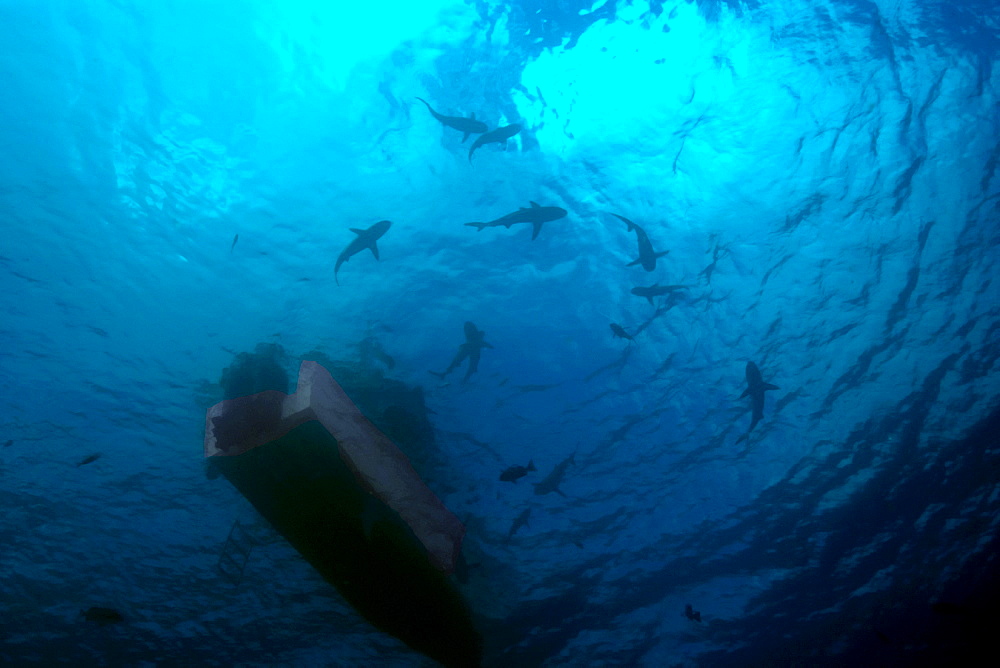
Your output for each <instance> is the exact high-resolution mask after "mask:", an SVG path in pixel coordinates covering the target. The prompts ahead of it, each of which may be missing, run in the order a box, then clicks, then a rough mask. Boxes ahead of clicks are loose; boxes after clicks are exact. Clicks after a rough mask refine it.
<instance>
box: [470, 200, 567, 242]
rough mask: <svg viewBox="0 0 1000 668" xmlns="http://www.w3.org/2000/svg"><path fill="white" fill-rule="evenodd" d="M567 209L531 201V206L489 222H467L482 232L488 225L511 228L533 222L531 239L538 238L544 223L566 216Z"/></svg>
mask: <svg viewBox="0 0 1000 668" xmlns="http://www.w3.org/2000/svg"><path fill="white" fill-rule="evenodd" d="M565 215H566V209H563V208H562V207H558V206H540V205H539V204H538V202H531V207H529V208H526V207H521V208H520V209H518V210H517V211H515V212H513V213H508V214H507V215H506V216H502V217H500V218H497V219H496V220H491V221H490V222H488V223H466V225H467V226H468V227H474V228H476V230H478V231H479V232H482V231H483V230H484V229H485V228H487V227H500V226H503V227H506V228H507V229H510V226H511V225H514V224H515V223H531V227H532V229H531V240H532V241H534V240H535V239H536V238H538V233H539V232H541V231H542V225H543V224H544V223H547V222H549V221H552V220H559V219H560V218H563V217H565Z"/></svg>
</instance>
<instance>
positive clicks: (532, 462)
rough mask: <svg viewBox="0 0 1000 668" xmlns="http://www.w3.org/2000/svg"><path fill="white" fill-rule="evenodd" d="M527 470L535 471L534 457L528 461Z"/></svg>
mask: <svg viewBox="0 0 1000 668" xmlns="http://www.w3.org/2000/svg"><path fill="white" fill-rule="evenodd" d="M528 470H529V471H537V470H538V469H536V468H535V460H534V459H532V460H529V461H528Z"/></svg>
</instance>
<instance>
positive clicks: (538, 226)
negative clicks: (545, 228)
mask: <svg viewBox="0 0 1000 668" xmlns="http://www.w3.org/2000/svg"><path fill="white" fill-rule="evenodd" d="M531 227H532V230H531V240H532V241H534V240H535V239H537V238H538V233H539V232H541V231H542V224H541V223H532V224H531Z"/></svg>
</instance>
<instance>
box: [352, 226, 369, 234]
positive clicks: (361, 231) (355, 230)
mask: <svg viewBox="0 0 1000 668" xmlns="http://www.w3.org/2000/svg"><path fill="white" fill-rule="evenodd" d="M366 231H367V230H359V229H358V228H356V227H352V228H351V232H354V233H355V234H364V233H365V232H366Z"/></svg>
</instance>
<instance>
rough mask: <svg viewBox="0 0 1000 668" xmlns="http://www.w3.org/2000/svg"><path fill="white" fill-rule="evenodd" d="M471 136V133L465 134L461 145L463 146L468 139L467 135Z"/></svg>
mask: <svg viewBox="0 0 1000 668" xmlns="http://www.w3.org/2000/svg"><path fill="white" fill-rule="evenodd" d="M471 134H472V133H471V132H466V133H465V134H464V135H462V143H463V144H464V143H465V142H466V141H467V140H468V139H469V135H471Z"/></svg>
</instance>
